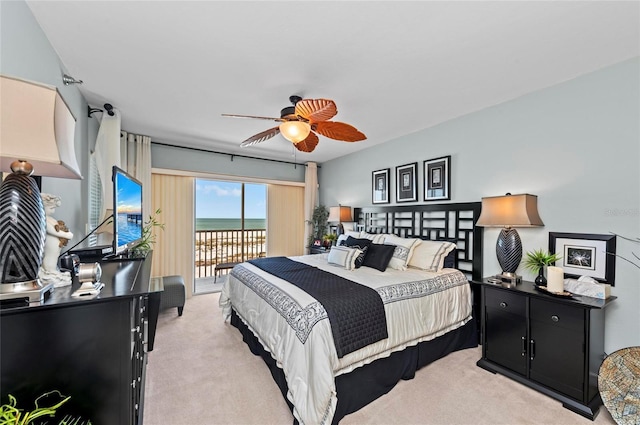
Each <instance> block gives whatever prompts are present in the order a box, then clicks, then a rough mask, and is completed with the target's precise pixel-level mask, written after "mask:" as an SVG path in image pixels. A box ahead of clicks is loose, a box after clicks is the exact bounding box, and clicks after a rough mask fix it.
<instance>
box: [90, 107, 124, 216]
mask: <svg viewBox="0 0 640 425" xmlns="http://www.w3.org/2000/svg"><path fill="white" fill-rule="evenodd" d="M113 112H114V115H113V116H110V115H109V114H107V113H102V119H101V120H100V128H99V129H98V136H97V137H96V146H95V149H94V151H93V156H94V159H95V164H96V168H97V171H98V176H99V178H100V185H101V187H102V194H101V201H102V202H101V205H102V206H101V208H100V211H99V213H98V217H101V218H105V217H106V215H107V210H108V211H109V214H111V213H112V212H113V182H112V181H111V174H112V173H111V168H112V167H113V166H114V165H115V166H117V167H120V112H119V111H118V110H117V109H114V110H113Z"/></svg>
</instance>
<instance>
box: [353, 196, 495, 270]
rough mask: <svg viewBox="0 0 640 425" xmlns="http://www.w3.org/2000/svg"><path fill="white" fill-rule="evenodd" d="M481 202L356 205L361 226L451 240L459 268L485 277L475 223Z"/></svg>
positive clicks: (480, 228) (480, 229) (413, 235)
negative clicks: (384, 205) (359, 206)
mask: <svg viewBox="0 0 640 425" xmlns="http://www.w3.org/2000/svg"><path fill="white" fill-rule="evenodd" d="M480 208H481V202H466V203H454V204H429V205H406V206H405V205H402V206H387V207H363V208H354V210H353V213H354V218H355V220H356V226H358V229H359V230H365V231H366V232H369V233H392V234H395V235H397V236H401V237H414V238H421V239H431V240H443V239H447V240H452V241H454V242H455V243H456V245H457V248H458V250H457V252H458V269H460V270H461V271H463V272H465V273H466V274H467V276H468V277H470V278H472V279H482V276H483V274H482V227H476V225H475V224H476V222H477V221H478V217H479V216H480Z"/></svg>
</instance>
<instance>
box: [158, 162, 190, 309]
mask: <svg viewBox="0 0 640 425" xmlns="http://www.w3.org/2000/svg"><path fill="white" fill-rule="evenodd" d="M194 180H195V179H194V178H193V177H187V176H175V175H167V174H155V173H154V174H152V176H151V205H152V206H153V208H154V211H155V209H157V208H160V210H161V211H162V212H161V213H160V214H159V215H158V221H159V222H161V223H164V230H158V229H155V230H156V232H155V235H156V244H155V246H154V248H153V263H152V265H151V275H152V276H154V277H159V276H171V275H180V276H182V277H183V279H184V282H185V286H186V290H187V297H189V298H190V297H191V295H192V293H193V285H194V267H195V254H194V252H195V245H194V240H193V239H194V233H195V229H194V224H193V223H194V214H195V212H194V205H195V199H194V198H195V196H194V189H193V188H194Z"/></svg>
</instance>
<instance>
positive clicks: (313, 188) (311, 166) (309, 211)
mask: <svg viewBox="0 0 640 425" xmlns="http://www.w3.org/2000/svg"><path fill="white" fill-rule="evenodd" d="M317 203H318V166H317V164H316V163H315V162H307V169H306V170H305V174H304V223H303V224H304V240H303V252H304V253H306V254H308V252H307V251H306V250H307V249H308V248H307V247H308V246H309V245H310V244H309V240H310V238H311V236H312V235H313V224H312V223H311V218H312V217H313V209H314V208H315V207H316V205H317Z"/></svg>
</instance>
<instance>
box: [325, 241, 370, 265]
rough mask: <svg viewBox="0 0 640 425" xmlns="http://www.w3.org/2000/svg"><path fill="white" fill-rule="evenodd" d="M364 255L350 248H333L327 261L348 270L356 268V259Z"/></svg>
mask: <svg viewBox="0 0 640 425" xmlns="http://www.w3.org/2000/svg"><path fill="white" fill-rule="evenodd" d="M361 253H362V251H361V250H359V249H357V248H349V247H348V246H332V247H331V251H329V257H328V259H327V261H328V262H329V264H333V265H334V266H341V267H344V268H345V269H347V270H354V269H355V268H356V259H357V258H358V255H360V254H361Z"/></svg>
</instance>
